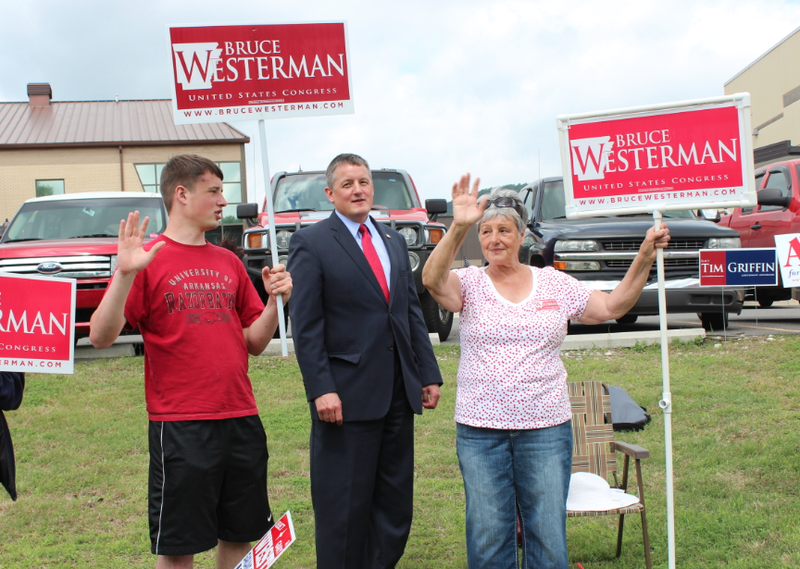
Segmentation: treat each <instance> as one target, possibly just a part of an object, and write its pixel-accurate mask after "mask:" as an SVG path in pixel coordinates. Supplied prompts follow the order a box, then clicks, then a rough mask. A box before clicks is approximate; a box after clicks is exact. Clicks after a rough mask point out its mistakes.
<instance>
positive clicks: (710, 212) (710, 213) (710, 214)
mask: <svg viewBox="0 0 800 569" xmlns="http://www.w3.org/2000/svg"><path fill="white" fill-rule="evenodd" d="M698 213H699V214H700V217H702V218H703V219H707V220H709V221H713V222H714V223H716V222H718V221H719V220H720V219H721V218H722V215H721V214H720V212H719V210H718V209H701V210H698Z"/></svg>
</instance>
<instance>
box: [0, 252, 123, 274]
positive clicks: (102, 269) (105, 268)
mask: <svg viewBox="0 0 800 569" xmlns="http://www.w3.org/2000/svg"><path fill="white" fill-rule="evenodd" d="M111 258H112V257H111V255H75V256H69V257H27V258H23V259H4V260H0V271H2V272H6V273H15V274H18V275H38V276H54V277H61V278H70V279H92V278H103V277H106V278H108V277H111V273H112V268H111ZM42 263H58V264H60V265H61V271H59V272H57V273H49V275H48V273H42V272H39V271H38V270H37V267H39V266H40V265H41V264H42Z"/></svg>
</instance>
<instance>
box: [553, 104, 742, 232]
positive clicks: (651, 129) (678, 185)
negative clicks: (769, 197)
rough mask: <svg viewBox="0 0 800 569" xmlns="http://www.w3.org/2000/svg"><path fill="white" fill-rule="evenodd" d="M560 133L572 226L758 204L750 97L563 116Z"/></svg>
mask: <svg viewBox="0 0 800 569" xmlns="http://www.w3.org/2000/svg"><path fill="white" fill-rule="evenodd" d="M558 128H559V136H560V143H561V163H562V168H563V170H564V189H565V192H566V193H567V195H566V199H567V204H566V205H567V208H566V209H567V216H568V217H570V218H576V217H585V216H590V215H603V214H607V213H616V214H620V213H641V212H652V211H654V210H656V209H658V210H660V211H662V212H663V211H669V210H678V209H700V208H715V207H716V208H720V207H733V206H738V205H742V206H744V207H748V206H753V205H755V204H756V197H755V187H754V181H753V175H754V169H753V150H752V140H751V134H750V95H749V94H747V93H740V94H737V95H731V96H727V97H719V98H714V99H702V100H695V101H684V102H679V103H667V104H662V105H653V106H649V107H635V108H628V109H615V110H611V111H601V112H597V113H585V114H580V115H561V116H559V117H558ZM745 204H746V205H745Z"/></svg>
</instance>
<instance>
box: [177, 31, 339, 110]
mask: <svg viewBox="0 0 800 569" xmlns="http://www.w3.org/2000/svg"><path fill="white" fill-rule="evenodd" d="M168 36H169V48H170V53H171V56H172V70H173V86H174V96H173V98H172V102H173V110H174V114H175V124H190V123H209V122H228V121H234V120H256V119H276V118H285V117H298V116H314V115H338V114H346V113H352V112H353V99H352V90H351V88H350V73H349V70H348V65H349V60H350V58H349V55H348V51H347V36H346V28H345V23H344V22H333V23H313V24H311V23H309V24H272V25H248V26H241V25H240V26H188V27H169V28H168Z"/></svg>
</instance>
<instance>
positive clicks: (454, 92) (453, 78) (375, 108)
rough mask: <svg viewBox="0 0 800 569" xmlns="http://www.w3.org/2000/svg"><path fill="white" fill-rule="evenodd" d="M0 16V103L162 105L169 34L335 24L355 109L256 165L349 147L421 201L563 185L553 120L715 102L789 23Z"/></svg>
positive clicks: (356, 10)
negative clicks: (31, 95)
mask: <svg viewBox="0 0 800 569" xmlns="http://www.w3.org/2000/svg"><path fill="white" fill-rule="evenodd" d="M2 14H3V21H4V23H5V25H4V26H3V33H2V34H0V49H1V53H2V56H1V57H0V78H1V79H0V100H2V101H26V100H27V93H26V85H27V84H28V83H34V82H48V83H50V84H51V85H52V88H53V100H54V101H78V100H111V99H113V98H114V97H115V96H117V95H118V96H119V97H120V99H167V98H170V97H171V83H170V81H171V69H170V65H171V63H170V53H169V50H168V46H167V32H166V28H167V25H193V24H201V25H214V24H272V23H298V22H312V21H319V22H324V21H346V22H347V32H348V41H349V49H350V59H351V61H350V69H351V73H352V77H353V96H354V101H355V114H353V115H340V116H333V117H308V118H290V119H278V120H268V121H267V122H266V130H267V139H268V148H269V165H270V171H271V172H272V173H274V172H276V171H279V170H296V169H297V168H298V167H302V169H304V170H312V169H324V168H325V167H326V166H327V164H328V162H329V161H330V159H331V158H332V157H333V156H335V155H336V154H338V153H340V152H355V153H358V154H361V155H362V156H364V157H365V158H366V159H367V160H368V161H369V162H370V165H371V166H372V167H373V168H383V167H385V168H404V169H406V170H408V171H409V173H410V174H411V176H412V177H413V178H414V180H415V182H416V184H417V187H418V189H419V191H420V194H421V197H422V198H423V199H426V198H434V197H449V194H450V187H451V186H452V183H453V181H455V180H456V178H457V177H458V176H459V175H460V174H461V173H463V172H465V171H470V172H472V173H473V174H476V175H479V176H480V177H481V179H482V183H481V187H490V186H495V185H501V184H506V183H521V182H530V181H533V180H534V179H536V178H537V177H539V174H540V172H541V175H542V176H553V175H560V174H561V165H560V156H559V150H558V135H557V131H556V127H555V119H556V116H557V115H559V114H563V113H569V114H572V113H580V112H587V111H593V110H602V109H610V108H619V107H628V106H635V105H645V104H651V103H661V102H669V101H680V100H686V99H695V98H702V97H711V96H717V95H722V94H724V84H725V82H727V81H728V80H730V79H731V78H733V77H734V76H735V75H736V74H737V73H739V72H740V71H741V70H742V69H744V68H745V67H747V66H748V65H749V64H750V63H752V62H753V61H754V60H755V59H757V58H758V57H760V56H761V55H762V54H763V53H765V52H766V51H768V50H769V49H770V48H771V47H773V46H774V45H775V44H777V43H778V42H779V41H781V40H782V39H783V38H784V37H786V36H787V35H788V34H790V33H791V32H792V31H793V30H795V29H796V28H797V27H798V26H800V2H798V1H786V0H752V1H739V0H724V1H713V2H705V1H703V0H688V1H687V0H672V1H670V2H650V1H647V0H631V1H604V2H597V1H594V0H593V1H586V0H572V1H570V2H555V1H553V0H547V1H538V0H536V1H530V0H529V1H521V0H518V1H511V0H509V1H505V0H497V1H492V0H483V1H475V0H458V1H452V2H451V1H446V0H445V1H441V0H440V1H436V2H433V1H430V0H428V1H425V2H418V1H415V0H410V1H406V2H403V3H396V2H393V3H383V2H379V1H376V0H372V1H367V0H339V1H330V0H322V1H320V0H306V1H304V2H297V1H294V2H288V1H285V0H284V1H281V2H275V1H272V0H257V1H256V0H223V1H214V2H211V1H206V0H182V1H173V0H158V1H150V0H139V1H138V2H127V3H116V2H108V1H107V0H102V1H101V0H72V1H70V2H62V1H57V0H2ZM232 125H233V126H234V127H236V128H238V129H239V130H241V131H243V132H245V133H246V134H248V135H249V136H250V137H251V139H252V142H251V144H249V145H248V148H247V156H248V170H249V174H250V185H251V193H252V191H253V186H259V187H261V186H262V178H263V176H262V174H261V172H262V168H261V163H260V159H259V157H260V150H259V148H258V138H259V137H258V127H257V122H255V121H252V122H251V121H246V122H235V123H232ZM253 176H255V180H253ZM260 191H263V189H261V190H260ZM262 195H263V194H262ZM251 199H252V195H251Z"/></svg>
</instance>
